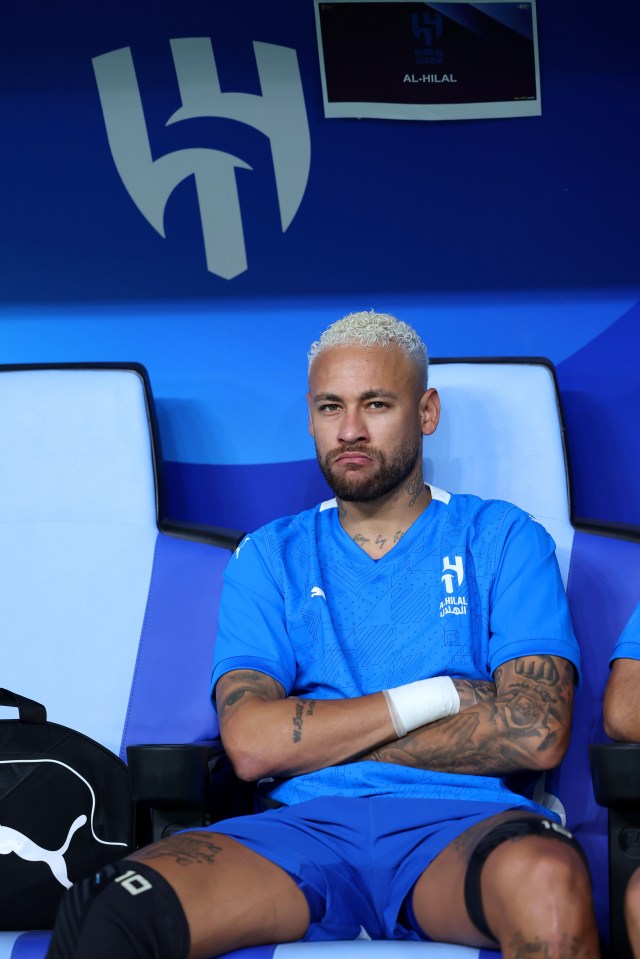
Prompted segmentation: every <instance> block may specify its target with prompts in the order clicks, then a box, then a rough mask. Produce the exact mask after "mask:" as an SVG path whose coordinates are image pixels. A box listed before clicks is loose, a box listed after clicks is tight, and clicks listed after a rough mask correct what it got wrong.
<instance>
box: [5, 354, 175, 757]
mask: <svg viewBox="0 0 640 959" xmlns="http://www.w3.org/2000/svg"><path fill="white" fill-rule="evenodd" d="M0 409H2V415H1V416H0V555H1V556H2V557H3V558H4V559H3V568H2V576H1V578H0V636H2V642H3V657H2V662H3V670H2V685H3V686H5V687H8V688H9V689H14V691H15V692H18V693H21V694H23V695H25V696H28V697H29V698H31V699H36V700H38V701H39V702H42V703H43V704H44V705H45V706H46V708H47V711H48V714H49V719H51V720H53V721H55V722H59V723H62V724H63V725H68V726H72V727H75V728H77V727H78V717H82V731H83V732H85V733H87V734H88V735H89V736H91V737H93V738H95V739H97V740H98V741H99V742H101V743H103V744H104V745H106V746H108V747H109V748H110V749H112V750H113V751H114V752H118V750H119V748H120V740H121V737H122V730H123V727H124V721H125V716H126V710H127V704H128V700H129V692H130V688H131V680H132V676H133V671H134V667H135V660H136V655H137V650H138V641H139V637H140V631H141V629H142V623H143V620H144V614H145V608H146V602H147V593H148V587H149V581H150V577H151V569H152V563H153V555H154V547H155V542H156V538H157V535H158V531H157V524H156V496H155V484H154V475H153V460H152V450H151V441H150V433H149V422H148V415H147V408H146V402H145V396H144V388H143V382H142V379H141V378H140V376H139V375H138V374H137V373H136V372H134V371H130V370H103V369H101V370H56V369H51V370H25V371H16V372H12V371H3V372H0ZM9 558H10V559H9ZM0 712H1V713H2V716H4V717H6V716H9V717H11V718H15V715H16V714H15V710H14V711H9V710H4V709H3V710H0Z"/></svg>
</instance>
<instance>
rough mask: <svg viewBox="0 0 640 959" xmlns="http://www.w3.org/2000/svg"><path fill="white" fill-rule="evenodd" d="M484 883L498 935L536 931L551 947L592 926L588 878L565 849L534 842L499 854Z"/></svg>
mask: <svg viewBox="0 0 640 959" xmlns="http://www.w3.org/2000/svg"><path fill="white" fill-rule="evenodd" d="M494 857H495V858H494ZM491 859H494V862H493V863H492V862H491ZM483 879H485V885H483V899H484V901H485V902H486V913H487V918H488V920H489V924H490V925H491V927H492V928H493V930H494V932H495V933H496V934H498V933H499V931H503V932H504V931H506V930H509V931H513V930H514V929H523V930H524V929H528V930H535V932H536V934H537V935H541V936H543V937H544V938H545V939H546V940H548V941H549V942H550V943H551V942H555V941H556V940H557V941H558V942H560V941H561V940H562V938H563V937H564V936H565V935H566V934H567V933H568V932H570V931H572V930H573V931H579V930H581V929H587V928H588V929H592V928H593V926H594V922H595V920H594V918H593V905H592V896H591V880H590V877H589V873H588V870H587V867H586V864H585V862H584V860H583V859H582V856H581V855H580V853H579V852H578V850H577V849H575V848H573V847H572V846H570V845H568V844H567V843H563V842H559V841H554V840H551V839H544V838H539V837H533V836H532V837H528V838H527V839H523V840H521V841H518V842H516V843H514V844H513V845H512V846H511V848H499V849H496V850H495V852H494V853H493V854H492V856H490V857H489V859H488V860H487V862H486V866H485V876H483ZM492 906H493V907H492Z"/></svg>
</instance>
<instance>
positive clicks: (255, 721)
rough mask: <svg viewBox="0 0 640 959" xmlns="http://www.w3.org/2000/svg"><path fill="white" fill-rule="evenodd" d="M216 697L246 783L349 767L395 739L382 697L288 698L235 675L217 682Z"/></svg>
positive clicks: (249, 674) (259, 676)
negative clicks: (347, 763)
mask: <svg viewBox="0 0 640 959" xmlns="http://www.w3.org/2000/svg"><path fill="white" fill-rule="evenodd" d="M215 695H216V706H217V709H218V717H219V720H220V735H221V737H222V742H223V744H224V747H225V749H226V751H227V754H228V755H229V757H230V759H231V762H232V763H233V766H234V768H235V771H236V773H237V775H238V776H239V777H240V778H241V779H245V780H248V781H251V780H257V779H262V778H264V777H265V776H294V775H298V774H300V773H305V772H311V771H312V770H314V769H322V768H324V767H326V766H334V765H336V764H339V763H343V762H347V761H348V760H351V759H354V758H356V757H357V756H359V755H361V754H362V753H364V752H367V751H368V750H370V749H372V748H374V747H376V746H379V745H381V744H383V743H387V742H389V741H391V740H392V739H393V738H394V737H395V735H396V733H395V730H394V726H393V720H392V718H391V714H390V712H389V708H388V706H387V703H386V701H385V698H384V696H383V694H382V693H373V694H372V695H370V696H359V697H356V698H354V699H330V700H315V699H306V698H302V697H298V696H289V697H287V696H285V691H284V689H283V687H282V686H281V684H280V683H278V682H277V681H276V680H275V679H273V678H272V677H271V676H268V675H266V674H265V673H261V672H257V671H256V670H250V669H236V670H232V671H231V672H228V673H225V674H224V675H223V676H222V677H221V678H220V679H219V680H218V682H217V684H216V689H215Z"/></svg>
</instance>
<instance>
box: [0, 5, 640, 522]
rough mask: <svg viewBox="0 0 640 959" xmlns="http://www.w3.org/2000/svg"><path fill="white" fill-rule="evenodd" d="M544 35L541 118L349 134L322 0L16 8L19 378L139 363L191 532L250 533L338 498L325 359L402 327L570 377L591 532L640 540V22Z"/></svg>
mask: <svg viewBox="0 0 640 959" xmlns="http://www.w3.org/2000/svg"><path fill="white" fill-rule="evenodd" d="M538 31H539V45H540V70H541V92H542V115H541V116H540V117H530V118H519V119H500V120H474V121H455V122H446V121H440V122H433V123H430V122H414V121H410V122H407V121H393V120H357V119H353V120H351V119H342V120H326V119H325V118H324V115H323V107H322V91H321V82H320V68H319V57H318V48H317V41H316V33H315V22H314V12H313V4H312V2H311V0H272V2H270V3H264V2H263V0H245V2H242V3H240V2H237V0H208V2H204V0H189V2H188V3H180V4H178V3H168V2H166V0H164V2H160V3H158V2H156V3H150V2H149V0H138V2H137V3H131V2H130V0H128V2H127V3H124V2H122V0H113V2H111V3H109V4H103V5H98V6H97V5H95V4H88V3H86V2H85V0H67V2H65V3H64V4H43V3H41V2H38V0H24V2H23V3H22V4H20V5H14V6H13V7H12V9H11V11H10V12H5V16H4V17H3V29H2V31H1V32H0V97H1V106H2V113H1V116H2V147H1V152H0V169H1V171H2V203H1V211H2V212H1V214H0V242H1V250H0V256H1V260H0V361H2V362H4V363H33V362H44V361H66V362H68V361H95V360H120V361H127V360H136V361H138V362H141V363H143V364H144V365H145V366H146V367H147V369H148V370H149V374H150V378H151V382H152V386H153V389H154V393H155V396H156V398H157V405H158V412H159V420H160V428H161V436H162V442H163V447H164V454H165V459H166V463H167V470H166V475H167V484H168V500H167V506H168V512H169V514H170V515H171V517H172V518H174V519H184V520H191V521H196V522H204V523H212V524H216V525H226V526H232V527H236V528H241V529H250V528H253V527H255V526H256V525H258V524H260V523H262V522H265V521H267V520H269V519H270V518H272V517H274V516H277V515H280V514H282V513H283V512H291V511H295V510H297V509H300V508H303V507H305V506H307V505H311V504H313V503H314V502H316V501H317V500H318V499H319V498H321V497H323V496H324V495H325V492H326V489H325V487H324V484H323V482H322V480H321V478H319V476H318V473H317V470H316V468H315V464H314V455H313V446H312V442H311V439H310V438H309V436H308V435H307V432H306V407H305V399H304V394H305V389H306V382H305V380H306V376H305V374H306V369H305V354H306V350H307V348H308V345H309V343H310V342H311V341H312V340H313V339H314V338H316V337H317V335H318V334H319V332H320V331H321V330H322V329H323V328H324V327H325V326H326V325H327V324H328V323H330V322H331V321H332V320H334V319H336V318H338V317H339V316H341V315H343V314H344V313H346V312H348V311H351V310H359V309H370V308H375V309H377V310H381V311H390V312H393V313H396V314H397V315H398V316H400V317H401V318H403V319H406V320H407V321H409V322H410V323H412V324H413V325H415V327H416V328H417V329H418V330H419V332H420V333H421V334H422V335H423V336H424V338H425V340H426V341H427V343H428V345H429V349H430V353H431V355H432V356H435V357H438V356H449V357H469V356H498V357H500V356H545V357H548V358H549V359H550V360H552V361H553V362H554V364H555V365H556V369H557V375H558V379H559V384H560V388H561V393H562V401H563V406H564V412H565V418H566V424H567V434H568V442H569V453H570V465H571V470H572V477H573V509H574V514H575V516H576V517H579V518H583V519H588V520H591V521H592V522H596V523H601V524H621V525H622V526H634V527H638V528H640V482H638V476H640V441H639V439H638V432H639V431H638V420H639V414H640V379H639V376H638V363H639V360H640V271H639V265H640V229H639V224H640V199H639V192H638V169H639V159H640V124H639V122H638V121H639V111H640V106H639V104H640V83H639V71H640V66H639V60H638V56H637V46H636V45H637V36H638V34H639V33H640V7H638V5H636V4H630V3H628V2H626V0H610V2H609V3H608V4H606V5H603V4H602V3H600V2H595V0H583V2H582V3H580V4H575V3H569V2H567V0H555V2H553V3H548V2H539V4H538ZM171 41H173V43H172V42H171ZM254 44H255V45H254ZM372 69H375V64H372ZM530 400H531V403H532V404H534V405H535V403H536V397H535V396H531V398H530ZM436 479H437V478H436Z"/></svg>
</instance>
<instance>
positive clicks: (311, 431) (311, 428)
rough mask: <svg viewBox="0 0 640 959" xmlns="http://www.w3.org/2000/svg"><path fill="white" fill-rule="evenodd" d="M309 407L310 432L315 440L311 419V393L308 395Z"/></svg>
mask: <svg viewBox="0 0 640 959" xmlns="http://www.w3.org/2000/svg"><path fill="white" fill-rule="evenodd" d="M307 405H308V407H309V432H310V433H311V435H312V436H313V437H314V439H315V435H316V434H315V433H314V432H313V420H312V419H311V393H307Z"/></svg>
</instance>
